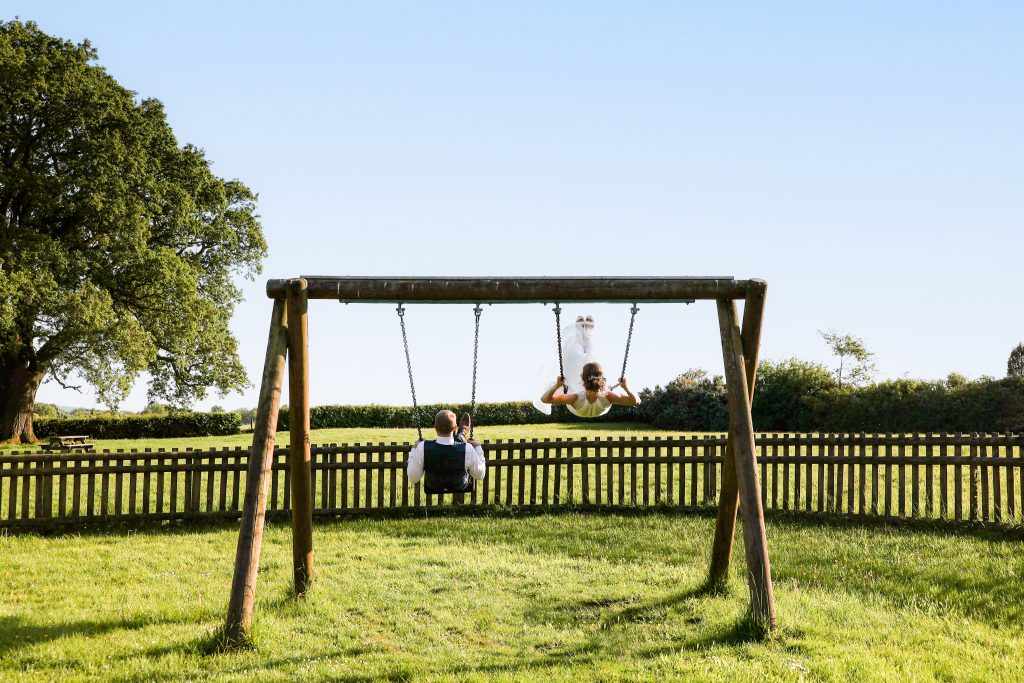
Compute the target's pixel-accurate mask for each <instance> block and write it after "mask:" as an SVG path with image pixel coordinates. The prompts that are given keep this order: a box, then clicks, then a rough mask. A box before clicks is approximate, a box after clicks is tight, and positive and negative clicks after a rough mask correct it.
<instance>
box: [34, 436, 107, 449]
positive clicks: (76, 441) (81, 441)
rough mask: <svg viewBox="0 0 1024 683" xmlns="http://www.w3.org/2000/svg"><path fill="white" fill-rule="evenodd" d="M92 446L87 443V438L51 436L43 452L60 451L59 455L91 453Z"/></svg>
mask: <svg viewBox="0 0 1024 683" xmlns="http://www.w3.org/2000/svg"><path fill="white" fill-rule="evenodd" d="M94 448H95V447H94V445H93V444H91V443H89V437H88V436H82V435H70V436H51V437H50V443H49V445H47V446H46V447H45V448H44V449H43V450H45V451H60V452H61V453H74V452H75V451H86V452H89V451H92V450H94Z"/></svg>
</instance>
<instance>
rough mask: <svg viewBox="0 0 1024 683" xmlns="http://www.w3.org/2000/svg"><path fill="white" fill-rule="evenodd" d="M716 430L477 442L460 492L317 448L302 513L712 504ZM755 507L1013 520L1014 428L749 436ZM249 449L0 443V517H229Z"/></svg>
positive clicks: (26, 521)
mask: <svg viewBox="0 0 1024 683" xmlns="http://www.w3.org/2000/svg"><path fill="white" fill-rule="evenodd" d="M725 442H726V440H725V437H724V435H706V436H681V437H671V438H642V439H640V438H632V439H625V438H618V439H610V438H609V439H602V438H597V439H578V440H559V441H550V440H543V441H539V440H533V441H524V440H520V441H501V440H498V441H495V442H490V443H485V444H484V447H485V450H486V455H487V460H488V471H487V476H486V477H485V478H484V480H483V481H481V482H479V485H478V487H477V490H476V491H475V492H474V493H473V494H472V495H465V496H445V497H441V496H428V495H426V494H425V493H424V492H423V491H422V489H421V485H420V484H416V485H409V484H408V482H407V480H406V475H405V460H406V456H407V454H408V451H409V448H410V444H407V443H404V444H398V443H390V444H384V443H376V444H365V445H360V444H329V445H317V446H314V447H313V449H312V455H313V468H312V469H313V493H314V498H313V500H314V505H315V506H316V507H315V509H314V514H315V515H318V516H336V515H345V514H353V513H355V514H362V513H371V512H375V511H380V510H399V511H401V510H406V511H418V512H420V513H421V514H422V511H423V510H430V509H436V508H441V507H449V506H453V505H458V506H467V505H468V506H509V507H518V508H553V507H560V506H567V505H575V506H579V507H595V506H600V507H615V506H624V507H629V506H635V507H648V506H667V507H672V508H677V509H683V510H697V509H706V508H708V507H711V506H714V505H715V504H716V503H717V499H718V491H719V486H720V479H721V474H720V470H721V463H722V459H723V455H724V451H725ZM757 445H758V463H759V473H760V479H761V490H762V497H763V503H764V507H765V509H766V510H781V511H787V510H788V511H797V512H803V513H812V514H837V515H847V516H854V517H861V516H863V517H881V518H887V519H942V520H949V521H954V522H955V521H965V522H983V523H989V524H997V525H1017V524H1020V523H1021V522H1022V521H1024V520H1022V513H1024V485H1022V484H1024V481H1022V477H1024V452H1022V451H1024V435H1018V434H1009V433H1008V434H984V435H982V434H873V435H866V434H761V435H759V436H758V437H757ZM287 453H288V449H287V448H281V449H278V450H277V451H276V452H275V458H274V464H273V470H272V480H271V486H270V492H269V495H268V499H267V503H268V509H269V510H271V511H286V510H288V509H289V493H290V482H289V471H288V464H287ZM247 459H248V451H247V450H243V449H241V448H236V449H234V450H231V449H220V450H203V451H193V450H186V451H177V450H170V451H163V450H160V451H150V450H148V449H147V450H145V451H142V452H139V451H134V450H133V451H129V452H124V451H117V452H108V451H103V452H98V453H77V454H53V453H23V454H17V455H0V527H27V526H35V527H47V526H59V525H62V524H67V523H74V524H81V523H84V522H88V521H97V520H110V519H119V520H169V519H200V518H210V517H224V518H237V517H238V516H239V515H240V510H241V507H242V499H243V497H244V495H245V479H246V466H247Z"/></svg>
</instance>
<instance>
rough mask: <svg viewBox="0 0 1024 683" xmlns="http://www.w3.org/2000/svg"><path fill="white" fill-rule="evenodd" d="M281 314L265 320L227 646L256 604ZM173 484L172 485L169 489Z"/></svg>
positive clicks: (283, 347) (283, 334)
mask: <svg viewBox="0 0 1024 683" xmlns="http://www.w3.org/2000/svg"><path fill="white" fill-rule="evenodd" d="M284 309H285V305H284V302H283V301H275V302H274V312H273V314H272V315H271V317H270V337H269V339H268V340H267V357H266V360H264V362H263V381H262V382H261V383H260V399H259V406H258V407H257V409H256V425H255V427H254V430H253V434H252V449H251V450H250V451H249V466H248V470H247V472H246V478H245V503H244V507H243V511H242V526H241V528H240V529H239V531H238V549H237V550H236V551H235V573H234V576H233V578H232V579H231V601H230V602H229V603H228V618H227V624H226V630H225V635H226V638H227V640H228V642H229V643H240V642H242V641H244V640H245V638H246V636H247V635H248V632H249V627H250V626H251V625H252V609H253V603H254V602H255V601H256V576H257V574H258V573H259V568H260V548H261V546H262V544H263V522H264V515H265V514H266V511H267V488H268V486H269V485H270V468H271V466H272V465H273V464H274V433H275V432H276V431H277V411H278V408H279V407H280V405H281V385H282V383H283V380H284V362H285V353H286V352H287V349H288V329H287V327H286V323H285V316H284ZM175 476H176V475H175ZM173 481H174V480H173V479H172V483H173ZM172 499H173V494H172Z"/></svg>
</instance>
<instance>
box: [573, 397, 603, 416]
mask: <svg viewBox="0 0 1024 683" xmlns="http://www.w3.org/2000/svg"><path fill="white" fill-rule="evenodd" d="M567 407H568V408H569V410H571V411H572V413H573V415H577V416H579V417H600V416H601V415H604V414H605V413H607V412H608V411H609V410H611V407H612V402H611V401H609V400H608V397H607V396H598V397H597V400H596V401H594V402H593V403H591V402H590V401H588V400H587V394H586V392H583V393H581V394H580V395H579V398H578V399H576V402H575V403H573V404H572V405H571V406H567Z"/></svg>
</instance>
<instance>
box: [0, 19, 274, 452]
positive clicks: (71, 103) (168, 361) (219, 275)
mask: <svg viewBox="0 0 1024 683" xmlns="http://www.w3.org/2000/svg"><path fill="white" fill-rule="evenodd" d="M255 202H256V196H255V195H254V194H253V192H252V191H250V190H249V188H248V187H246V186H245V185H244V184H242V183H241V182H239V181H237V180H230V181H226V180H223V179H221V178H218V177H216V176H214V175H213V173H212V172H211V170H210V163H209V161H208V160H207V159H206V158H205V156H204V153H203V151H202V150H201V149H198V148H196V147H193V146H192V145H187V144H186V145H183V146H181V145H179V144H178V142H177V140H176V139H175V137H174V134H173V132H172V130H171V128H170V126H169V125H168V124H167V121H166V117H165V115H164V110H163V106H162V105H161V103H160V102H159V101H157V100H155V99H139V98H137V97H136V95H135V93H133V92H131V91H130V90H127V89H125V88H123V87H122V86H120V85H119V84H118V83H117V82H116V81H115V80H114V79H113V78H112V77H111V76H110V74H108V73H107V72H106V70H104V69H103V68H102V67H101V66H99V65H98V64H97V63H96V51H95V50H94V49H93V48H92V46H91V45H90V44H89V43H88V41H86V42H83V43H81V44H77V45H76V44H74V43H71V42H68V41H66V40H62V39H60V38H55V37H52V36H49V35H47V34H46V33H44V32H43V31H41V30H40V29H39V28H38V26H36V25H35V24H34V23H31V22H21V21H17V20H15V21H10V22H7V23H0V441H3V440H6V441H14V442H19V441H33V440H34V434H33V431H32V406H33V404H34V402H35V395H36V391H37V389H38V388H39V385H40V383H41V382H43V381H44V379H47V378H49V379H52V380H53V381H56V382H58V383H60V384H62V385H65V386H68V385H69V384H70V383H73V382H76V381H79V380H82V381H84V382H86V383H88V384H89V385H91V386H92V387H94V388H95V389H96V391H97V393H98V395H99V396H100V398H101V400H102V401H104V402H106V403H108V404H111V405H114V404H116V403H117V402H118V401H119V400H121V399H122V398H123V397H124V395H125V394H126V393H127V392H128V390H129V389H130V388H131V386H132V385H133V383H134V382H135V381H136V379H137V378H138V377H139V375H140V374H141V373H143V372H146V373H148V374H149V377H150V380H149V395H150V398H151V400H165V401H168V402H170V403H175V404H187V403H189V402H191V401H193V400H196V399H199V398H202V397H203V396H204V395H205V394H206V392H207V390H208V389H210V388H215V389H217V390H218V391H220V392H221V393H224V392H227V391H230V390H232V389H235V388H239V387H241V386H244V385H245V384H246V375H245V371H244V369H243V368H242V365H241V363H240V361H239V358H238V352H237V341H236V340H235V339H234V337H233V336H232V334H231V332H230V330H229V328H228V321H229V319H230V317H231V314H232V312H233V310H234V307H235V305H236V304H237V303H238V302H239V300H240V299H241V292H240V290H239V289H238V287H237V286H236V285H235V284H234V278H235V277H237V276H243V277H248V278H250V279H251V278H253V277H255V275H256V274H257V273H259V271H260V262H261V260H262V259H263V257H264V256H265V254H266V242H265V241H264V238H263V233H262V230H261V227H260V224H259V222H258V220H257V217H256V215H255V213H254V212H255Z"/></svg>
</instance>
